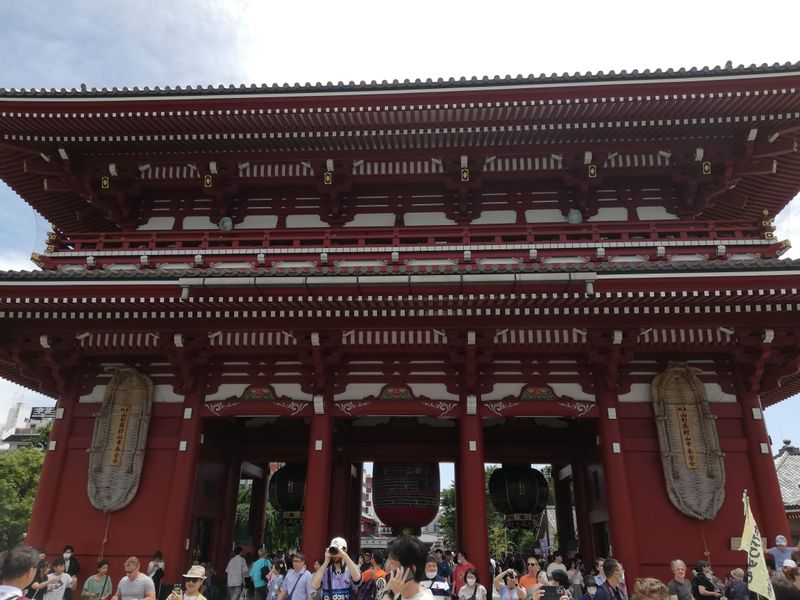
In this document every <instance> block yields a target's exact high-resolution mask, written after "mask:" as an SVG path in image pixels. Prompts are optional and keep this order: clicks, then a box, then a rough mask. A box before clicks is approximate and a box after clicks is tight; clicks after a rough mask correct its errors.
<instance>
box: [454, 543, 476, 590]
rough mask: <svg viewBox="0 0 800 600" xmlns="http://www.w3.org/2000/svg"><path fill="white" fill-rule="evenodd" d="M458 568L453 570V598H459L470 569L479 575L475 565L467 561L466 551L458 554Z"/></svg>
mask: <svg viewBox="0 0 800 600" xmlns="http://www.w3.org/2000/svg"><path fill="white" fill-rule="evenodd" d="M456 563H457V564H456V568H455V569H454V570H453V596H454V597H456V598H457V597H458V595H459V593H460V592H461V587H462V586H463V585H464V584H465V579H464V578H465V576H466V574H467V571H468V570H469V569H472V570H473V571H475V572H476V573H477V569H475V565H473V564H472V563H471V562H469V560H467V552H466V550H459V551H458V552H457V553H456Z"/></svg>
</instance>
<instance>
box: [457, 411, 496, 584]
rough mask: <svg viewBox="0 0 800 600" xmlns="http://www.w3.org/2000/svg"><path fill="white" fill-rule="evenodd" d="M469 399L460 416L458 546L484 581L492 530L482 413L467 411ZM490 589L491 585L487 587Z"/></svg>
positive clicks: (487, 570) (487, 572)
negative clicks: (476, 413) (488, 509)
mask: <svg viewBox="0 0 800 600" xmlns="http://www.w3.org/2000/svg"><path fill="white" fill-rule="evenodd" d="M468 405H469V402H464V403H463V412H462V413H461V418H460V420H459V433H460V439H459V441H458V444H459V451H458V455H459V461H458V474H459V477H458V484H459V488H458V491H457V496H458V497H460V499H461V501H460V509H461V513H460V514H459V515H458V516H459V523H460V525H461V526H460V535H461V537H460V539H459V547H460V548H463V549H464V550H465V551H466V552H467V556H468V558H469V561H470V562H471V563H472V564H473V565H475V568H476V569H477V570H478V573H479V574H480V578H481V581H484V582H489V584H491V580H492V579H491V577H489V532H488V528H489V527H488V522H487V519H486V482H485V471H484V464H483V461H484V459H483V455H484V451H483V422H482V419H481V417H480V416H479V415H474V414H467V410H468ZM487 589H488V588H487Z"/></svg>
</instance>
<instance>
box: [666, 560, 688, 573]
mask: <svg viewBox="0 0 800 600" xmlns="http://www.w3.org/2000/svg"><path fill="white" fill-rule="evenodd" d="M681 565H683V568H684V569H685V568H686V563H685V562H683V561H682V560H681V559H680V558H676V559H675V560H673V561H672V562H671V563H669V568H670V569H672V570H673V571H674V570H675V569H677V568H678V567H679V566H681Z"/></svg>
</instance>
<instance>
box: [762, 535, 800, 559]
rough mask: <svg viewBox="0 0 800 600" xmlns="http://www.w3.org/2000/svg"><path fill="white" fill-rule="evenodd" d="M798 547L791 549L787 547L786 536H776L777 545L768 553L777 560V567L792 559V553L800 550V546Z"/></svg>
mask: <svg viewBox="0 0 800 600" xmlns="http://www.w3.org/2000/svg"><path fill="white" fill-rule="evenodd" d="M797 546H798V547H797V548H789V546H788V545H787V540H786V536H785V535H778V536H775V545H774V546H773V547H772V548H769V549H768V550H767V553H768V554H771V555H772V557H773V558H774V559H775V564H776V565H783V561H785V560H787V559H791V558H792V552H794V551H795V550H800V544H798V545H797Z"/></svg>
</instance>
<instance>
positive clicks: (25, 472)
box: [0, 448, 44, 548]
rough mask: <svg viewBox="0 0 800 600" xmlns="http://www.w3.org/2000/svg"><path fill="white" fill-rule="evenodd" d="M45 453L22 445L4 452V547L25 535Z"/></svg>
mask: <svg viewBox="0 0 800 600" xmlns="http://www.w3.org/2000/svg"><path fill="white" fill-rule="evenodd" d="M43 463H44V452H41V451H40V450H37V449H34V448H21V449H19V450H15V451H13V452H5V453H3V454H0V548H13V547H14V546H16V545H17V544H19V543H20V542H22V540H23V539H24V538H25V532H26V531H27V530H28V522H29V521H30V518H31V510H32V509H33V499H34V497H35V496H36V487H37V486H38V484H39V474H40V472H41V470H42V464H43Z"/></svg>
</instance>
